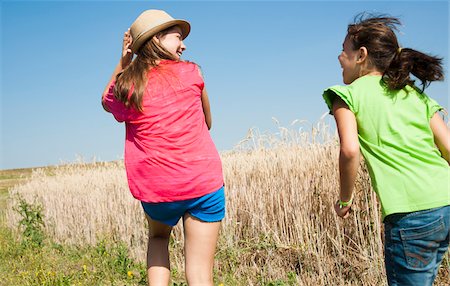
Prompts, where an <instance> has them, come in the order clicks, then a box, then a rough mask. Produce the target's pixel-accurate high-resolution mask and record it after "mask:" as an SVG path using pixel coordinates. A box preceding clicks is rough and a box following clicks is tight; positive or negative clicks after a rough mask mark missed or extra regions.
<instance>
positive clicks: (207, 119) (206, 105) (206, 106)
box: [202, 88, 212, 130]
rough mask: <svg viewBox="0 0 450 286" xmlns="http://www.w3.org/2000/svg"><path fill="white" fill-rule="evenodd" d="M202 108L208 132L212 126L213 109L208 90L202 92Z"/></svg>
mask: <svg viewBox="0 0 450 286" xmlns="http://www.w3.org/2000/svg"><path fill="white" fill-rule="evenodd" d="M202 106H203V114H205V122H206V126H208V130H210V129H211V124H212V119H211V107H210V105H209V98H208V92H207V91H206V88H203V91H202Z"/></svg>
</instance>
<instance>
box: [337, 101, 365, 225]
mask: <svg viewBox="0 0 450 286" xmlns="http://www.w3.org/2000/svg"><path fill="white" fill-rule="evenodd" d="M333 114H334V118H335V120H336V125H337V129H338V133H339V140H340V152H339V177H340V192H339V200H340V201H342V202H350V203H349V204H348V205H347V206H341V205H340V204H339V201H338V202H336V204H335V206H334V209H335V211H336V213H337V215H338V216H340V217H343V218H345V217H347V216H348V213H349V211H350V208H351V205H352V203H351V201H352V198H353V188H354V186H355V181H356V175H357V173H358V168H359V160H360V151H359V141H358V128H357V124H356V118H355V115H354V114H353V112H352V111H351V110H350V109H349V107H348V106H347V104H346V103H345V102H344V101H343V100H342V99H340V98H339V97H336V99H335V100H334V103H333Z"/></svg>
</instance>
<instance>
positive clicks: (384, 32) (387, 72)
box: [347, 13, 444, 92]
mask: <svg viewBox="0 0 450 286" xmlns="http://www.w3.org/2000/svg"><path fill="white" fill-rule="evenodd" d="M354 22H355V23H354V24H350V25H348V29H347V34H348V37H349V39H350V40H351V42H352V45H353V49H354V50H358V49H359V48H361V47H366V49H367V52H368V59H369V62H370V64H371V65H372V66H374V67H375V68H376V69H377V70H378V71H380V72H382V73H383V80H384V81H385V82H386V84H387V86H388V87H389V88H390V89H395V90H398V89H402V88H404V87H405V86H406V85H411V86H414V80H412V79H411V78H410V74H413V75H414V76H415V77H417V78H418V79H419V80H420V81H421V82H422V92H423V90H424V89H425V88H426V87H427V86H428V85H429V84H430V83H431V82H432V81H436V80H443V79H444V73H443V69H442V59H441V58H437V57H433V56H430V55H426V54H424V53H421V52H418V51H416V50H413V49H408V48H404V49H401V48H400V45H399V43H398V41H397V36H396V35H395V32H394V31H395V30H397V26H399V25H400V24H401V23H400V20H399V19H398V18H394V17H387V16H373V15H371V14H367V13H361V14H359V15H357V16H356V17H355V21H354Z"/></svg>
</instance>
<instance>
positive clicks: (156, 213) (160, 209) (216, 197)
mask: <svg viewBox="0 0 450 286" xmlns="http://www.w3.org/2000/svg"><path fill="white" fill-rule="evenodd" d="M141 204H142V207H143V208H144V211H145V213H146V214H147V215H148V216H149V217H150V218H151V219H153V220H156V221H159V222H162V223H164V224H167V225H170V226H175V225H176V224H177V223H178V221H179V220H180V218H181V217H182V216H184V214H185V213H189V214H190V215H192V216H194V217H196V218H198V219H199V220H201V221H205V222H217V221H221V220H222V219H223V218H224V217H225V191H224V187H221V188H220V189H218V190H217V191H215V192H213V193H210V194H207V195H204V196H202V197H199V198H195V199H189V200H184V201H177V202H167V203H146V202H141Z"/></svg>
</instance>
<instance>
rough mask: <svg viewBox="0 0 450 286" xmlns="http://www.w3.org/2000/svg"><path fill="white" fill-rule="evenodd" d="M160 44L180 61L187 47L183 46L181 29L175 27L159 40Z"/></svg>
mask: <svg viewBox="0 0 450 286" xmlns="http://www.w3.org/2000/svg"><path fill="white" fill-rule="evenodd" d="M158 40H159V43H160V44H161V45H162V46H163V47H164V48H166V49H167V50H168V51H169V52H170V53H171V54H172V55H173V56H174V57H175V58H176V59H177V60H179V59H180V57H181V55H182V54H183V51H184V50H185V49H186V46H185V45H184V44H183V35H182V32H181V29H180V27H178V26H174V27H172V28H170V29H169V30H168V31H167V33H165V34H164V35H162V36H161V37H159V38H158Z"/></svg>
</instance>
